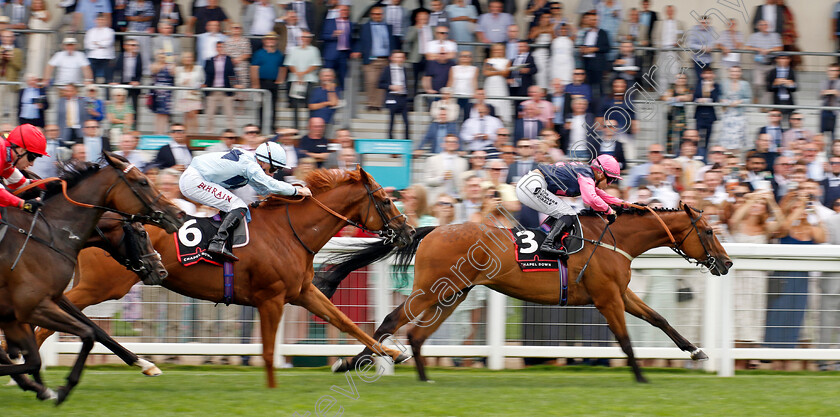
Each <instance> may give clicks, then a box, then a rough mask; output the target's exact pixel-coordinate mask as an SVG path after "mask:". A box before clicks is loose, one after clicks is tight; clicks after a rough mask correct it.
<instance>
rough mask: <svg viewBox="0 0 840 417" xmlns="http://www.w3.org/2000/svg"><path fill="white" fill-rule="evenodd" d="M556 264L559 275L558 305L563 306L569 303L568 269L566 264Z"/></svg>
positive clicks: (560, 262)
mask: <svg viewBox="0 0 840 417" xmlns="http://www.w3.org/2000/svg"><path fill="white" fill-rule="evenodd" d="M557 264H558V266H559V268H557V269H558V270H559V271H558V272H559V273H560V305H561V306H565V305H566V303H567V302H568V301H569V268H568V267H567V266H566V262H562V261H559V262H557Z"/></svg>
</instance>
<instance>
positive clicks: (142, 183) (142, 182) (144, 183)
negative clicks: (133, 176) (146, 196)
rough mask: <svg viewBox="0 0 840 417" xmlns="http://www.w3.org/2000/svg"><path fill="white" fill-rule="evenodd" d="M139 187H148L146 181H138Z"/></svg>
mask: <svg viewBox="0 0 840 417" xmlns="http://www.w3.org/2000/svg"><path fill="white" fill-rule="evenodd" d="M140 185H142V186H144V187H148V186H149V181H146V180H140Z"/></svg>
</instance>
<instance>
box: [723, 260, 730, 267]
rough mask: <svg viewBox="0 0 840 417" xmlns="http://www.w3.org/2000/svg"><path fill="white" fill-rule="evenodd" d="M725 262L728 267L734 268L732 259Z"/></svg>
mask: <svg viewBox="0 0 840 417" xmlns="http://www.w3.org/2000/svg"><path fill="white" fill-rule="evenodd" d="M723 264H724V265H726V269H729V268H732V261H726V262H724V263H723Z"/></svg>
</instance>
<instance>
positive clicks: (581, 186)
mask: <svg viewBox="0 0 840 417" xmlns="http://www.w3.org/2000/svg"><path fill="white" fill-rule="evenodd" d="M620 172H621V169H620V167H619V164H618V161H616V160H615V158H614V157H613V156H612V155H600V156H598V157H597V158H595V159H593V160H592V162H590V163H589V164H588V165H587V164H585V163H581V162H566V163H558V164H556V165H551V164H540V165H538V166H537V169H535V170H533V171H531V172H529V173H528V174H526V175H525V176H523V177H522V178H521V179H520V180H519V181H518V182H517V183H516V197H517V198H518V199H519V201H521V202H522V204H525V205H526V206H528V207H530V208H532V209H534V210H536V211H538V212H540V213H545V214H547V215H548V216H550V217H552V218H554V219H556V220H555V221H554V224H553V225H552V227H551V231H550V232H549V233H548V236H546V238H545V240H544V241H543V244H542V246H540V250H542V251H544V252H548V253H551V254H555V255H557V256H558V257H560V258H561V259H563V260H565V259H566V258H568V254H567V253H566V248H565V246H564V244H563V238H565V237H566V235H567V234H568V232H567V230H568V228H569V227H570V226H571V225H572V224H574V222H575V218H576V217H577V212H575V209H574V208H572V207H571V206H570V205H569V204H567V203H566V202H565V201H563V200H562V199H561V198H560V197H577V196H581V198H583V202H584V203H585V204H586V205H587V206H589V207H592V208H593V209H594V210H596V211H599V212H602V213H604V214H606V216H607V221H608V222H609V223H610V224H612V223H613V222H615V220H616V214H615V211H614V210H613V209H612V207H610V205H614V206H617V205H623V204H628V203H627V202H625V201H624V200H621V199H620V198H616V197H613V196H611V195H609V194H607V193H606V192H605V191H604V189H606V188H607V185H609V184H612V183H613V182H615V181H618V180H621V179H622V178H621V176H620ZM558 236H559V239H558Z"/></svg>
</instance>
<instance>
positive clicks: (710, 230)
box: [706, 229, 715, 236]
mask: <svg viewBox="0 0 840 417" xmlns="http://www.w3.org/2000/svg"><path fill="white" fill-rule="evenodd" d="M706 234H707V235H709V236H711V235H713V234H715V232H714V231H713V230H712V229H709V230H706Z"/></svg>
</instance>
